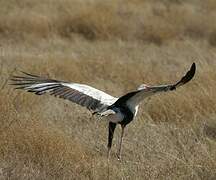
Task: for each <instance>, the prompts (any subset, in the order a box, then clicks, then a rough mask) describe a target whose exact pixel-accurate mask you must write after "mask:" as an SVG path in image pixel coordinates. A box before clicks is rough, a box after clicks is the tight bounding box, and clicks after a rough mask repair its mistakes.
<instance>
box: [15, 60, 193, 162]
mask: <svg viewBox="0 0 216 180" xmlns="http://www.w3.org/2000/svg"><path fill="white" fill-rule="evenodd" d="M195 71H196V65H195V63H193V64H192V65H191V68H190V70H189V71H188V72H187V73H186V75H185V76H183V77H182V78H181V80H180V81H178V82H177V83H174V84H168V85H158V86H151V85H145V84H142V85H141V86H140V87H139V88H138V89H137V90H135V91H132V92H129V93H127V94H125V95H123V96H121V97H119V98H116V97H113V96H111V95H109V94H107V93H105V92H103V91H100V90H98V89H95V88H93V87H91V86H88V85H85V84H78V83H69V82H65V81H58V80H54V79H47V78H43V77H39V76H36V75H32V74H29V73H25V72H22V73H23V75H22V76H12V78H11V81H12V83H11V85H15V86H16V88H15V89H23V90H25V91H28V92H32V93H35V94H36V95H43V94H46V93H47V94H50V95H53V96H56V97H59V98H63V99H67V100H69V101H72V102H74V103H77V104H79V105H81V106H85V107H86V108H88V109H89V110H90V111H91V112H92V114H97V115H99V116H103V117H106V119H107V121H108V122H109V127H108V145H107V147H108V158H109V155H110V149H111V146H112V140H113V134H114V131H115V128H116V125H117V124H120V125H121V128H122V132H121V138H120V144H119V148H118V152H117V157H118V159H120V157H121V145H122V139H123V135H124V129H125V127H126V125H127V124H128V123H130V122H131V121H132V120H133V119H134V117H135V116H136V114H137V111H138V106H139V104H140V102H141V101H142V100H143V99H145V98H146V97H148V96H152V95H154V94H157V93H159V92H168V91H173V90H175V89H176V88H178V87H180V86H182V85H184V84H185V83H187V82H189V81H190V80H191V79H192V78H193V76H194V74H195Z"/></svg>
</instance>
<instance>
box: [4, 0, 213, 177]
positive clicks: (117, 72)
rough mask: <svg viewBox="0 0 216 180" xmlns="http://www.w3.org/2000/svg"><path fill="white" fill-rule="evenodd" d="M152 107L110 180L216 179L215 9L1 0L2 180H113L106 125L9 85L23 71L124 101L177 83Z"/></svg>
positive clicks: (194, 1) (205, 4)
mask: <svg viewBox="0 0 216 180" xmlns="http://www.w3.org/2000/svg"><path fill="white" fill-rule="evenodd" d="M192 62H196V64H197V72H196V75H195V77H194V79H193V80H192V81H191V82H190V83H188V84H187V85H185V86H184V87H182V88H179V89H178V90H177V91H176V92H172V93H167V94H166V93H164V94H160V95H157V96H155V97H151V98H149V99H146V100H145V101H144V102H143V103H142V105H141V106H140V110H139V113H138V115H137V117H136V118H135V120H134V121H133V122H132V123H131V124H129V125H128V126H127V128H126V132H125V139H124V142H123V154H122V156H123V159H122V161H121V162H119V161H118V160H117V158H116V150H117V144H118V139H119V135H120V128H119V127H118V128H117V131H116V134H115V136H114V146H113V148H112V153H111V160H110V167H109V168H110V174H109V178H110V179H131V180H134V179H151V180H155V179H158V180H162V179H164V180H167V179H170V180H177V179H190V180H192V179H194V180H202V179H205V180H213V179H216V93H215V89H216V71H215V70H216V2H215V1H214V0H205V1H202V0H189V1H186V0H124V1H123V0H109V1H108V0H105V1H100V0H83V1H80V0H62V1H58V0H45V1H42V0H22V1H17V0H7V1H4V0H0V124H1V125H0V179H98V180H100V179H107V178H108V174H107V171H108V164H107V158H106V151H107V149H106V144H107V122H106V121H104V120H101V119H98V118H91V113H90V112H88V111H87V110H86V109H85V108H82V107H79V106H78V105H75V104H73V103H71V102H69V101H64V100H62V99H57V98H54V97H50V96H46V95H45V96H36V95H33V94H30V93H25V92H22V91H19V90H16V91H14V90H13V87H11V86H9V85H8V80H9V78H10V76H11V75H12V74H19V71H20V70H22V71H26V72H30V73H33V74H37V75H41V76H45V77H50V78H53V79H58V80H65V81H71V82H80V83H85V84H89V85H91V86H93V87H96V88H98V89H101V90H104V91H106V92H107V93H110V94H112V95H114V96H120V95H122V94H124V93H126V92H128V91H130V90H134V89H136V88H137V87H138V86H139V85H140V84H142V83H146V84H152V85H154V84H164V83H165V84H166V83H172V82H175V81H176V80H178V79H179V78H180V77H181V76H182V75H183V74H184V73H185V72H186V71H187V70H188V68H189V67H190V65H191V64H192Z"/></svg>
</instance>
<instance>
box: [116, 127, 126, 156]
mask: <svg viewBox="0 0 216 180" xmlns="http://www.w3.org/2000/svg"><path fill="white" fill-rule="evenodd" d="M121 127H122V132H121V137H120V142H119V149H118V153H117V157H118V160H121V146H122V141H123V136H124V128H125V126H124V125H121Z"/></svg>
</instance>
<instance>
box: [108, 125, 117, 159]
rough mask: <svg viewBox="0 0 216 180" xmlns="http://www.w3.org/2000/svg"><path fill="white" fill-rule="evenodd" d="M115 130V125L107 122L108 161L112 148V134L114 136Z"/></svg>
mask: <svg viewBox="0 0 216 180" xmlns="http://www.w3.org/2000/svg"><path fill="white" fill-rule="evenodd" d="M115 128H116V123H112V122H109V134H108V145H107V148H108V152H107V158H108V159H109V156H110V149H111V147H112V140H113V134H114V131H115Z"/></svg>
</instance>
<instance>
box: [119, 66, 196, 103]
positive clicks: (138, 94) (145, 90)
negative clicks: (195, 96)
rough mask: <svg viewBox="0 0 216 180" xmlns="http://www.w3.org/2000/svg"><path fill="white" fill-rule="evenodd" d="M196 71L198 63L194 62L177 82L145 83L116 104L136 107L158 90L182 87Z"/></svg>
mask: <svg viewBox="0 0 216 180" xmlns="http://www.w3.org/2000/svg"><path fill="white" fill-rule="evenodd" d="M195 72H196V64H195V63H193V64H192V65H191V68H190V70H189V71H188V72H187V73H186V75H185V76H183V77H182V78H181V80H180V81H178V82H177V83H175V84H168V85H159V86H148V85H143V86H141V87H140V88H139V89H138V90H137V91H133V92H130V93H128V94H126V95H124V96H122V97H120V98H119V99H118V100H117V101H116V102H115V105H120V104H123V103H126V104H127V105H128V106H132V107H135V106H137V105H138V104H139V103H140V102H141V101H142V100H143V99H144V98H146V97H148V96H151V95H154V94H156V93H158V92H167V91H172V90H175V89H176V88H177V87H180V86H182V85H184V84H186V83H187V82H189V81H190V80H191V79H192V78H193V77H194V74H195Z"/></svg>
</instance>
